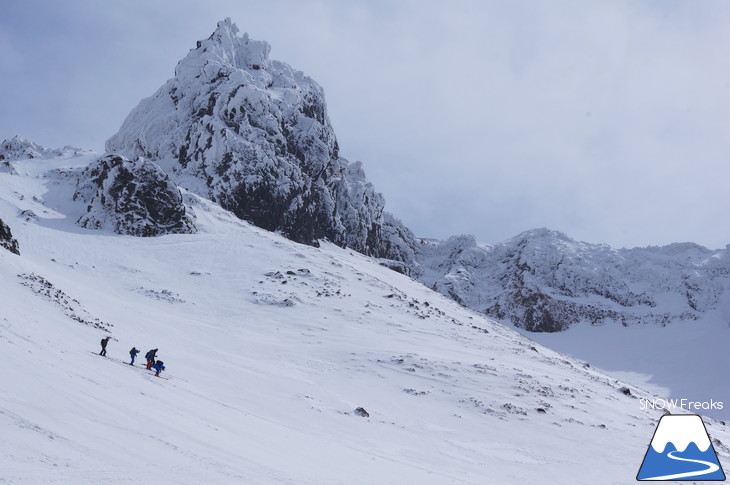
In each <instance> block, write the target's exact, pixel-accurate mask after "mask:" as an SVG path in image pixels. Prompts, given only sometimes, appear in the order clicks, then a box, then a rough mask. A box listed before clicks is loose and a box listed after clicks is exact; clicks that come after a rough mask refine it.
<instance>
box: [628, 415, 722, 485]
mask: <svg viewBox="0 0 730 485" xmlns="http://www.w3.org/2000/svg"><path fill="white" fill-rule="evenodd" d="M636 479H637V480H647V481H648V480H678V481H682V480H702V481H705V480H708V481H709V480H712V481H724V480H725V473H724V472H723V471H722V467H721V466H720V462H719V461H718V460H717V454H716V453H715V448H713V446H712V442H711V441H710V437H709V435H708V434H707V429H706V428H705V423H704V422H703V421H702V418H701V417H699V416H698V415H696V414H667V415H665V416H662V418H661V419H660V420H659V424H658V425H657V427H656V431H654V437H653V438H652V439H651V443H649V448H648V449H647V450H646V455H645V456H644V461H643V463H642V464H641V468H640V469H639V473H638V475H636Z"/></svg>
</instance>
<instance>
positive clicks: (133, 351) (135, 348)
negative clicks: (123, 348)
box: [129, 347, 139, 365]
mask: <svg viewBox="0 0 730 485" xmlns="http://www.w3.org/2000/svg"><path fill="white" fill-rule="evenodd" d="M137 354H139V350H137V347H132V350H130V351H129V355H130V356H131V357H132V362H130V363H129V365H134V359H135V357H137Z"/></svg>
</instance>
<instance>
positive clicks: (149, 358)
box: [144, 349, 157, 369]
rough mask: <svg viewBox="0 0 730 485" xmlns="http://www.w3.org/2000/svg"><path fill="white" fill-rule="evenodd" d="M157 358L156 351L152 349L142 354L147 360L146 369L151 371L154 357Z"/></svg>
mask: <svg viewBox="0 0 730 485" xmlns="http://www.w3.org/2000/svg"><path fill="white" fill-rule="evenodd" d="M156 356H157V349H152V350H150V351H149V352H147V353H146V354H144V358H145V359H147V368H148V369H151V368H152V364H154V363H155V357H156Z"/></svg>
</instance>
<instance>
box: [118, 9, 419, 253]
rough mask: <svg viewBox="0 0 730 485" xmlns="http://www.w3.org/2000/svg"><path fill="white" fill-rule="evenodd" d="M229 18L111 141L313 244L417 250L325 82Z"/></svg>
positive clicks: (230, 206)
mask: <svg viewBox="0 0 730 485" xmlns="http://www.w3.org/2000/svg"><path fill="white" fill-rule="evenodd" d="M269 49H270V47H269V44H268V43H266V42H261V41H254V40H251V39H250V38H249V37H248V35H246V34H244V35H241V36H239V35H238V28H237V27H236V26H235V25H234V24H233V23H232V22H231V21H230V19H226V20H224V21H222V22H219V23H218V26H217V28H216V30H215V32H214V33H213V35H211V37H210V38H208V39H207V40H204V41H200V42H198V44H197V47H196V48H195V49H193V50H192V51H190V52H189V53H188V55H187V56H186V57H185V58H184V59H183V60H182V61H180V63H179V64H178V66H177V69H176V75H175V77H174V78H173V79H170V80H169V81H168V82H167V83H165V85H163V86H162V87H161V88H160V89H159V90H158V91H157V92H156V93H155V94H154V95H153V96H151V97H149V98H146V99H144V100H142V101H141V102H140V103H139V105H138V106H137V107H136V108H134V109H133V110H132V112H131V113H130V114H129V116H128V117H127V119H126V120H125V121H124V123H123V124H122V127H121V128H120V130H119V132H118V133H117V134H115V135H114V136H112V137H111V138H110V139H109V140H108V141H107V144H106V149H107V151H108V152H110V153H116V154H119V155H123V156H125V157H127V158H129V159H130V160H135V159H136V158H138V157H144V158H145V159H147V160H149V161H151V162H154V163H156V164H157V165H159V166H160V167H161V168H162V169H163V170H164V171H165V172H167V173H168V175H169V176H170V178H171V180H172V181H173V182H174V183H175V184H177V185H179V186H180V187H182V188H184V189H187V190H189V191H191V192H193V193H195V194H197V195H200V196H201V197H205V198H207V199H210V200H212V201H213V202H216V203H218V204H220V205H221V206H222V207H223V208H224V209H227V210H230V211H231V212H233V213H234V214H235V215H236V216H237V217H239V218H241V219H244V220H247V221H250V222H252V223H254V224H255V225H257V226H259V227H262V228H264V229H267V230H270V231H280V232H281V233H282V234H284V235H285V236H286V237H288V238H290V239H292V240H294V241H297V242H302V243H306V244H312V245H316V244H318V241H320V240H324V239H327V240H329V241H331V242H333V243H335V244H337V245H338V246H343V247H348V248H352V249H355V250H357V251H359V252H362V253H364V254H368V255H374V256H378V257H383V258H387V259H397V260H399V261H401V262H411V261H412V259H413V249H412V248H413V247H414V246H415V238H413V236H412V234H410V231H408V230H407V229H406V228H405V227H403V226H402V224H401V223H400V222H399V221H397V219H395V218H388V217H386V216H385V215H384V213H383V209H384V205H385V201H384V200H383V197H382V196H381V195H380V194H379V193H377V192H376V191H375V189H374V187H373V186H372V184H371V183H370V182H368V181H367V179H366V178H365V175H364V172H363V170H362V167H361V166H360V165H359V164H353V163H351V162H349V161H348V160H346V159H345V158H343V157H341V156H340V147H339V145H338V143H337V138H336V137H335V133H334V130H333V128H332V126H331V125H330V121H329V118H328V116H327V104H326V102H325V99H324V91H323V90H322V88H321V87H320V86H319V85H318V84H317V83H316V82H314V81H313V80H312V79H310V78H308V77H307V76H305V75H304V74H302V73H301V72H299V71H295V70H294V69H292V68H291V67H290V66H289V65H288V64H285V63H283V62H278V61H270V60H269V58H268V54H269Z"/></svg>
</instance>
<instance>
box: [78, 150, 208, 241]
mask: <svg viewBox="0 0 730 485" xmlns="http://www.w3.org/2000/svg"><path fill="white" fill-rule="evenodd" d="M74 200H81V201H84V202H86V203H87V204H88V206H87V213H86V214H84V215H83V216H81V217H80V218H79V220H78V221H77V224H79V225H80V226H82V227H86V228H89V229H111V230H113V231H114V232H116V233H117V234H127V235H131V236H144V237H148V236H160V235H163V234H190V233H194V232H195V231H196V228H195V224H194V222H193V218H192V216H191V215H190V214H189V213H188V211H187V210H186V207H185V205H184V203H183V197H182V194H181V193H180V189H179V188H178V187H177V186H176V185H175V184H174V183H172V181H171V180H170V178H169V177H168V176H167V174H166V173H165V172H164V171H163V170H162V169H161V168H160V167H158V166H157V165H155V164H154V163H152V162H150V161H147V160H144V159H142V158H139V159H137V160H136V161H130V160H128V159H126V158H124V157H121V156H118V155H107V156H105V157H102V158H100V159H99V160H98V161H96V162H95V163H92V164H91V165H89V166H88V167H87V168H86V169H85V170H84V171H83V172H82V174H81V177H80V180H79V183H78V188H77V190H76V192H75V193H74Z"/></svg>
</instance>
